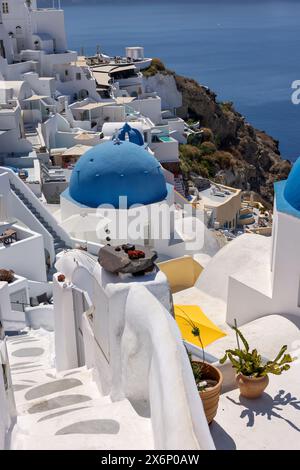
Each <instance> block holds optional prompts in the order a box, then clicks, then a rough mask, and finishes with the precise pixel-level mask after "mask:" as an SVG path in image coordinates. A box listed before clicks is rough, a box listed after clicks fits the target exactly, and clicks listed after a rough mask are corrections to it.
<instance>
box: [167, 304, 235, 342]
mask: <svg viewBox="0 0 300 470" xmlns="http://www.w3.org/2000/svg"><path fill="white" fill-rule="evenodd" d="M174 308H175V318H176V322H177V325H178V326H179V329H180V331H181V334H182V338H183V339H184V340H185V341H188V342H189V343H192V344H194V345H195V346H198V347H200V348H201V347H203V348H205V347H206V346H208V345H209V344H211V343H213V342H214V341H216V340H217V339H219V338H223V337H224V336H226V333H224V332H223V331H222V330H220V329H219V328H218V327H217V326H216V325H215V324H214V323H213V322H211V321H210V320H209V319H208V318H207V316H206V315H204V313H203V312H202V310H201V308H200V307H198V305H175V306H174ZM199 334H200V338H199ZM201 343H202V344H201Z"/></svg>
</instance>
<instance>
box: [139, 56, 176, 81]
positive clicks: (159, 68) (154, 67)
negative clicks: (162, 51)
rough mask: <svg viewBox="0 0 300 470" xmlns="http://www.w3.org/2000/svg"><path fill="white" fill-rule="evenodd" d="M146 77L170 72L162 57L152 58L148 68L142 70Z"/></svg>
mask: <svg viewBox="0 0 300 470" xmlns="http://www.w3.org/2000/svg"><path fill="white" fill-rule="evenodd" d="M142 73H143V75H144V77H153V76H154V75H156V74H157V73H163V74H168V73H170V72H169V71H168V70H167V69H166V67H165V66H164V64H163V62H162V61H161V60H160V59H157V58H154V59H152V62H151V65H150V67H148V68H147V69H144V70H142Z"/></svg>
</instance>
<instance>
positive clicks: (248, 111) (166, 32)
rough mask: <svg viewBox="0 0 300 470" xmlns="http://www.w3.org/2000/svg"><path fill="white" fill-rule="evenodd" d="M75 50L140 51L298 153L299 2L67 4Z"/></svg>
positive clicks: (292, 154) (290, 153)
mask: <svg viewBox="0 0 300 470" xmlns="http://www.w3.org/2000/svg"><path fill="white" fill-rule="evenodd" d="M66 3H67V1H66V0H65V2H64V0H62V5H63V6H64V8H65V19H66V27H67V34H68V40H69V47H70V48H73V49H75V50H78V51H79V50H80V48H81V47H84V51H85V53H86V54H92V53H94V52H95V50H96V45H97V44H99V45H100V46H101V50H102V51H103V52H105V53H108V54H111V55H121V54H123V53H124V47H125V46H132V45H142V46H144V47H145V53H146V55H147V56H150V57H160V58H161V59H162V60H163V61H164V62H165V64H166V65H167V67H169V68H170V69H172V70H175V71H176V72H177V73H179V74H183V75H186V76H190V77H192V78H194V79H196V80H198V81H199V82H200V83H202V84H204V85H207V86H208V87H210V88H211V89H213V90H214V91H215V92H217V94H218V99H219V100H220V101H223V100H230V101H233V102H234V104H235V107H236V109H237V110H238V111H240V112H241V113H242V114H244V115H245V116H246V118H247V119H248V121H249V122H251V123H252V124H253V125H254V126H256V127H258V128H260V129H263V130H265V131H267V132H268V133H270V134H271V135H272V136H273V137H275V138H276V139H278V140H279V141H280V148H281V152H282V155H283V156H284V157H285V158H289V159H291V160H294V159H295V158H296V157H297V156H299V155H300V105H298V106H296V105H293V104H292V102H291V94H292V89H291V83H292V82H293V81H294V80H300V60H299V59H300V1H299V0H181V1H180V0H147V1H144V0H98V1H94V2H92V3H89V0H84V1H81V0H74V3H75V4H74V5H72V6H70V5H66Z"/></svg>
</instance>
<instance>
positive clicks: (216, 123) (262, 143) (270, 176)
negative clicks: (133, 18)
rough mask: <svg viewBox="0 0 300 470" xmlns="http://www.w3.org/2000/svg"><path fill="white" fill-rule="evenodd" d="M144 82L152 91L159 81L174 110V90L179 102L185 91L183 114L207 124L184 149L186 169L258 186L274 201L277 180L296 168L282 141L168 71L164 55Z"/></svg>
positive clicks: (246, 186) (204, 89) (240, 184)
mask: <svg viewBox="0 0 300 470" xmlns="http://www.w3.org/2000/svg"><path fill="white" fill-rule="evenodd" d="M144 80H145V86H146V87H147V89H148V90H151V89H153V91H154V83H155V85H157V83H159V88H160V91H161V92H162V95H163V96H164V100H163V108H169V109H173V108H174V100H173V99H172V100H170V102H168V99H167V98H168V96H172V90H173V91H174V95H173V96H175V97H176V99H175V101H176V102H177V103H178V92H179V93H180V95H181V97H182V105H181V106H180V107H179V108H177V115H178V116H180V117H182V118H183V119H185V120H193V121H195V122H196V121H199V122H200V126H201V129H203V128H205V129H203V131H204V132H203V135H202V136H200V137H201V139H202V140H200V141H199V142H195V137H194V141H193V138H191V141H189V144H190V145H189V146H188V147H190V148H188V149H184V148H182V149H181V150H182V151H181V158H182V169H183V172H184V173H188V172H189V171H193V172H197V173H199V174H202V176H205V177H210V178H213V179H215V180H216V181H217V182H219V183H223V184H227V185H231V186H234V187H238V188H241V189H244V190H247V189H248V190H253V191H255V192H257V193H259V194H260V195H261V197H262V198H263V199H265V200H266V201H267V202H272V200H273V184H274V182H275V181H279V180H281V179H285V178H286V177H287V176H288V174H289V172H290V169H291V163H290V162H289V161H288V160H283V159H282V158H281V155H280V152H279V145H278V141H276V140H274V139H273V138H272V137H270V136H269V135H267V134H266V133H265V132H263V131H260V130H258V129H255V128H254V127H253V126H251V125H250V124H249V123H248V122H247V121H246V119H245V117H244V116H242V115H241V114H240V113H238V112H237V111H236V110H235V109H234V106H233V104H232V103H231V102H226V103H219V102H217V99H216V94H215V93H214V92H212V91H211V90H209V89H208V88H207V87H204V86H202V85H200V84H199V83H197V82H196V81H195V80H193V79H190V78H186V77H182V76H180V75H177V74H176V73H174V72H172V71H169V70H167V69H165V68H164V65H163V64H162V63H161V61H159V60H158V59H157V60H156V59H154V63H153V64H152V66H151V68H150V69H148V70H146V72H145V78H144ZM164 87H166V91H165V92H163V90H162V88H164ZM203 141H204V143H205V142H208V143H209V144H210V145H209V146H207V145H206V146H205V145H204V143H203ZM194 147H195V148H194ZM191 155H192V156H191Z"/></svg>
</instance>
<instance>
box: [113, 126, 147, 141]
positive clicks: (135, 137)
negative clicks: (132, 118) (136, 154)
mask: <svg viewBox="0 0 300 470" xmlns="http://www.w3.org/2000/svg"><path fill="white" fill-rule="evenodd" d="M126 135H128V139H129V142H131V143H133V144H136V145H141V146H142V145H144V139H143V136H142V134H141V133H140V131H139V130H138V129H134V128H133V127H130V125H129V124H128V123H127V122H126V124H125V125H124V126H123V127H122V129H120V130H119V133H118V139H120V140H122V141H125V140H126Z"/></svg>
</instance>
